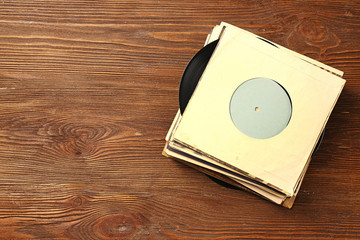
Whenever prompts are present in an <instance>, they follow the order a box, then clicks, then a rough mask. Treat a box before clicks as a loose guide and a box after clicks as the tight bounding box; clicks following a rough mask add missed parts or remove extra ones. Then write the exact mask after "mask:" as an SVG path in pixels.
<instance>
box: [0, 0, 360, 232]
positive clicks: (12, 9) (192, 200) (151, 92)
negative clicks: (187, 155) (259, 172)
mask: <svg viewBox="0 0 360 240" xmlns="http://www.w3.org/2000/svg"><path fill="white" fill-rule="evenodd" d="M359 14H360V2H359V1H358V0H356V1H355V0H343V1H336V0H334V1H328V0H326V1H325V0H316V1H313V0H311V1H310V0H304V1H300V0H297V1H284V0H282V1H280V0H278V1H265V0H263V1H261V0H247V1H237V0H227V1H220V0H219V1H211V0H210V1H209V0H200V1H194V0H178V1H170V0H168V1H165V0H159V1H155V0H142V1H140V0H134V1H130V0H123V1H121V0H117V1H116V0H102V1H100V0H98V1H96V0H68V1H60V0H57V1H48V0H34V1H25V0H13V1H10V0H3V1H1V2H0V233H1V234H0V238H1V239H241V238H245V239H250V238H259V239H263V238H273V239H311V238H313V239H324V238H329V239H333V238H339V239H347V238H360V206H359V205H360V164H359V163H360V79H359V77H360V16H359ZM220 21H226V22H229V23H231V24H234V25H236V26H239V27H242V28H244V29H246V30H249V31H251V32H253V33H256V34H258V35H260V36H263V37H265V38H268V39H269V40H272V41H274V42H276V43H279V44H281V45H283V46H285V47H288V48H290V49H293V50H296V51H298V52H300V53H302V54H305V55H307V56H310V57H312V58H314V59H317V60H320V61H322V62H324V63H325V64H328V65H330V66H333V67H335V68H339V69H341V70H343V71H344V72H345V75H344V78H345V79H347V84H346V86H345V89H344V91H343V93H342V95H341V97H340V99H339V101H338V104H337V105H336V107H335V109H334V111H333V113H332V115H331V118H330V120H329V122H328V125H327V128H326V134H325V138H324V141H323V143H322V145H321V147H320V149H319V151H318V152H317V154H316V155H315V157H314V158H313V160H312V162H311V164H310V167H309V170H308V172H307V174H306V176H305V180H304V182H303V185H302V187H301V190H300V193H299V195H298V198H297V200H296V202H295V205H294V207H293V209H291V210H288V209H285V208H283V207H279V206H277V205H275V204H272V203H270V202H267V201H265V200H263V199H261V198H259V197H257V196H254V195H252V194H250V193H247V192H244V191H241V190H232V189H228V188H225V187H223V186H220V185H218V184H216V183H215V182H213V181H211V180H209V178H208V177H206V176H205V175H204V174H202V173H199V172H197V171H195V170H193V169H191V168H189V167H187V166H185V165H183V164H180V163H178V162H176V161H174V160H171V159H168V158H165V157H163V156H162V155H161V151H162V148H163V145H164V137H165V135H166V132H167V130H168V128H169V127H170V124H171V122H172V119H173V117H174V115H175V113H176V111H177V108H178V95H177V90H178V85H179V81H180V78H181V75H182V72H183V70H184V68H185V66H186V64H187V62H188V61H189V60H190V58H191V57H192V56H193V55H194V54H195V53H196V52H197V50H198V49H200V48H201V46H202V44H203V43H204V41H205V38H206V35H207V34H208V33H209V31H210V30H211V29H212V27H213V26H214V25H216V24H218V23H220Z"/></svg>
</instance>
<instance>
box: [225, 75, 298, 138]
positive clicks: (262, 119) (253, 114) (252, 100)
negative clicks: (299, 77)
mask: <svg viewBox="0 0 360 240" xmlns="http://www.w3.org/2000/svg"><path fill="white" fill-rule="evenodd" d="M291 113H292V106H291V100H290V97H289V95H288V94H287V92H286V90H285V89H284V88H283V87H282V86H281V85H280V84H279V83H277V82H275V81H274V80H271V79H268V78H253V79H250V80H247V81H245V82H244V83H242V84H241V85H240V86H239V87H238V88H237V89H236V90H235V92H234V93H233V95H232V97H231V101H230V115H231V119H232V121H233V123H234V124H235V126H236V127H237V128H238V129H239V130H240V131H241V132H242V133H244V134H245V135H247V136H249V137H253V138H257V139H266V138H271V137H274V136H276V135H278V134H279V133H280V132H282V131H283V130H284V129H285V128H286V126H287V125H288V123H289V121H290V118H291Z"/></svg>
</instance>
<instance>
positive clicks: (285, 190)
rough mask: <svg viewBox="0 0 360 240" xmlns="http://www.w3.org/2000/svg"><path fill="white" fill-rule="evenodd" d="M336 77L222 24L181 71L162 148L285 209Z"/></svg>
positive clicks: (331, 99)
mask: <svg viewBox="0 0 360 240" xmlns="http://www.w3.org/2000/svg"><path fill="white" fill-rule="evenodd" d="M342 75H343V72H341V71H339V70H337V69H334V68H332V67H329V66H327V65H325V64H322V63H320V62H318V61H315V60H313V59H310V58H308V57H306V56H303V55H301V54H298V53H296V52H293V51H291V50H289V49H287V48H284V47H282V46H280V45H278V44H275V43H273V42H271V41H269V40H266V39H264V38H261V37H259V36H256V35H255V34H252V33H250V32H247V31H245V30H243V29H240V28H237V27H235V26H232V25H230V24H227V23H224V22H223V23H221V24H220V25H217V26H215V27H214V28H213V30H212V32H211V33H210V34H209V35H208V37H207V39H206V42H205V46H204V48H203V49H201V50H200V51H199V52H198V53H197V54H196V55H195V56H194V57H193V59H192V60H191V61H190V62H189V64H188V66H187V67H186V69H185V72H184V74H183V77H182V80H181V84H180V89H179V105H180V106H179V111H178V113H177V114H176V116H175V119H174V121H173V123H172V125H171V127H170V129H169V132H168V134H167V136H166V145H165V148H164V151H163V154H164V155H165V156H169V157H174V158H176V159H179V160H181V161H183V162H184V163H186V164H189V165H191V166H192V167H194V168H196V169H198V170H200V171H202V172H205V173H207V174H208V175H210V176H213V177H215V178H217V179H220V180H222V181H224V182H226V183H229V184H231V185H234V186H236V187H240V188H244V189H247V190H249V191H251V192H253V193H255V194H257V195H260V196H261V197H263V198H265V199H268V200H270V201H272V202H274V203H277V204H280V205H283V206H285V207H288V208H291V207H292V205H293V202H294V200H295V197H296V195H297V193H298V191H299V188H300V185H301V182H302V180H303V178H304V175H305V172H306V170H307V167H308V165H309V163H310V159H311V156H312V154H313V152H314V151H315V149H316V147H317V144H318V142H319V140H320V138H321V137H322V133H323V130H324V128H325V124H326V122H327V120H328V118H329V116H330V113H331V111H332V109H333V108H334V105H335V103H336V101H337V99H338V97H339V95H340V93H341V91H342V89H343V87H344V84H345V80H344V79H342V78H341V77H342Z"/></svg>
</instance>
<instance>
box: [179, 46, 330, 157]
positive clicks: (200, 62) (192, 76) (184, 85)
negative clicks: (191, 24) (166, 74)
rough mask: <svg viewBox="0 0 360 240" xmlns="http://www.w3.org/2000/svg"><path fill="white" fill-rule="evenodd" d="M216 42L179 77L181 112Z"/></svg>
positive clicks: (205, 49)
mask: <svg viewBox="0 0 360 240" xmlns="http://www.w3.org/2000/svg"><path fill="white" fill-rule="evenodd" d="M218 42H219V40H215V41H213V42H211V43H209V44H207V45H206V46H204V47H203V48H202V49H201V50H200V51H198V52H197V53H196V54H195V56H194V57H193V58H192V59H191V60H190V62H189V63H188V65H187V66H186V68H185V71H184V73H183V76H182V78H181V82H180V88H179V106H180V112H181V114H183V113H184V111H185V108H186V106H187V104H188V102H189V100H190V98H191V96H192V94H193V92H194V90H195V88H196V85H197V84H198V82H199V80H200V78H201V75H202V74H203V72H204V70H205V68H206V66H207V64H208V62H209V60H210V58H211V55H212V53H213V52H214V50H215V48H216V45H217V43H218ZM324 132H325V130H324V131H323V132H322V134H321V136H320V138H319V140H318V142H317V144H316V146H315V149H314V152H313V155H314V154H315V152H316V151H317V150H318V149H319V146H320V143H321V142H322V140H323V138H324Z"/></svg>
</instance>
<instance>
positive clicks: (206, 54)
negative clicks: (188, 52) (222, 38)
mask: <svg viewBox="0 0 360 240" xmlns="http://www.w3.org/2000/svg"><path fill="white" fill-rule="evenodd" d="M218 42H219V40H216V41H213V42H211V43H209V44H207V45H206V46H205V47H203V48H202V49H201V50H200V51H199V52H197V53H196V54H195V56H194V57H193V58H192V59H191V60H190V62H189V63H188V65H187V66H186V68H185V71H184V73H183V76H182V78H181V82H180V88H179V105H180V112H181V114H183V113H184V111H185V108H186V106H187V104H188V102H189V100H190V98H191V95H192V94H193V92H194V90H195V88H196V85H197V84H198V82H199V80H200V78H201V75H202V74H203V72H204V70H205V68H206V65H207V64H208V62H209V60H210V58H211V55H212V53H213V52H214V50H215V48H216V45H217V43H218Z"/></svg>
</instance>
